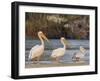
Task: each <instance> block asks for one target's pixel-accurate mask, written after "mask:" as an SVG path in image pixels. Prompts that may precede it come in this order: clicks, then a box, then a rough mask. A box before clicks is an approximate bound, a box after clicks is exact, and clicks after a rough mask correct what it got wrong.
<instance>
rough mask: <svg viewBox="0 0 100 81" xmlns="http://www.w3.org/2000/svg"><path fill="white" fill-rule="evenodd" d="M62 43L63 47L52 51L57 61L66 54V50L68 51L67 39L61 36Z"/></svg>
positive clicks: (52, 55)
mask: <svg viewBox="0 0 100 81" xmlns="http://www.w3.org/2000/svg"><path fill="white" fill-rule="evenodd" d="M60 41H61V43H62V44H63V47H62V48H57V49H55V50H53V51H52V54H51V57H52V58H53V59H55V60H56V62H59V61H60V58H61V57H62V56H64V54H65V51H66V44H67V41H66V40H65V38H64V37H61V39H60Z"/></svg>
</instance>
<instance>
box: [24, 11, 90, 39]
mask: <svg viewBox="0 0 100 81" xmlns="http://www.w3.org/2000/svg"><path fill="white" fill-rule="evenodd" d="M25 17H26V19H25V23H26V38H36V39H37V38H38V36H37V32H38V31H43V33H45V35H46V36H47V37H48V38H60V37H61V36H64V37H66V38H69V39H89V16H88V15H69V14H47V13H29V12H27V13H26V15H25Z"/></svg>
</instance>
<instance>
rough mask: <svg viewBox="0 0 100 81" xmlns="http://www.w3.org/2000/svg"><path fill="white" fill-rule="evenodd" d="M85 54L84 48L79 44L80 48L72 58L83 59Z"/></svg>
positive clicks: (74, 59)
mask: <svg viewBox="0 0 100 81" xmlns="http://www.w3.org/2000/svg"><path fill="white" fill-rule="evenodd" d="M85 54H86V49H85V48H83V47H82V46H80V50H79V51H78V52H77V53H75V54H74V55H73V57H72V60H73V61H80V60H82V59H84V57H85Z"/></svg>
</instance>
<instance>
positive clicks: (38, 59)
mask: <svg viewBox="0 0 100 81" xmlns="http://www.w3.org/2000/svg"><path fill="white" fill-rule="evenodd" d="M40 57H41V56H39V57H37V64H39V61H40Z"/></svg>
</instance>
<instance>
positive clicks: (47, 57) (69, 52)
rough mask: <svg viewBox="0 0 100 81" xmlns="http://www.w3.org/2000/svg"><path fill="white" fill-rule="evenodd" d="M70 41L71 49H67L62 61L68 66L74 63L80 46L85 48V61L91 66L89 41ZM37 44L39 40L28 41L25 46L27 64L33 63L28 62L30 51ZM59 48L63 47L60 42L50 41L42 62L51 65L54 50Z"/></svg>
mask: <svg viewBox="0 0 100 81" xmlns="http://www.w3.org/2000/svg"><path fill="white" fill-rule="evenodd" d="M68 41H69V42H70V44H71V47H69V48H68V49H66V52H65V55H64V56H63V57H62V58H61V60H60V61H61V62H62V63H66V64H67V63H73V61H72V56H73V54H74V53H76V52H78V51H79V47H80V46H83V47H84V48H85V49H86V50H87V51H86V55H85V58H84V60H85V63H86V64H89V40H68ZM37 44H40V41H39V40H26V46H25V49H26V51H25V63H26V64H30V63H32V61H31V60H28V55H29V51H30V49H31V48H32V47H33V46H35V45H37ZM59 47H63V46H62V44H61V43H60V41H59V40H56V39H53V40H50V43H47V42H45V51H44V55H43V56H42V58H41V61H40V62H41V63H46V64H51V63H52V62H51V58H50V56H51V53H52V50H54V49H56V48H59Z"/></svg>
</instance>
